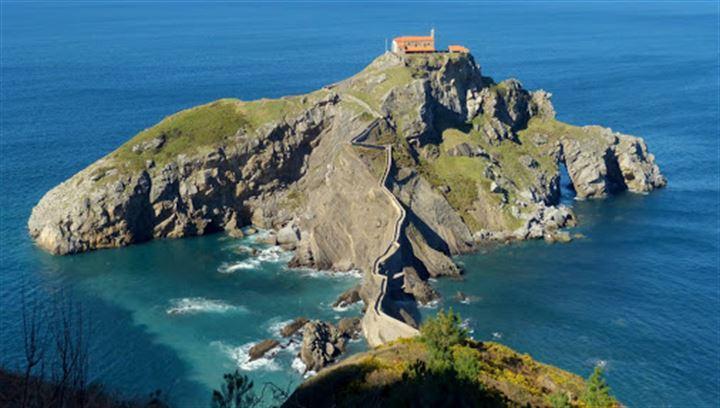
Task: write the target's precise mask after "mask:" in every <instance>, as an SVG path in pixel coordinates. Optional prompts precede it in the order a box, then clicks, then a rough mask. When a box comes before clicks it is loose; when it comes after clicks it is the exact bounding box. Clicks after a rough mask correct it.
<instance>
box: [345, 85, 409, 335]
mask: <svg viewBox="0 0 720 408" xmlns="http://www.w3.org/2000/svg"><path fill="white" fill-rule="evenodd" d="M351 99H353V101H354V102H358V101H359V100H358V99H357V98H355V97H351ZM360 102H362V101H359V102H358V103H360ZM360 105H362V106H364V107H365V108H367V109H368V110H369V111H370V112H371V113H373V115H374V116H376V117H377V119H376V120H375V121H374V122H372V123H371V124H370V125H369V126H368V127H367V128H366V129H365V130H364V131H363V132H361V133H360V134H359V135H358V136H355V137H354V138H352V140H351V141H350V143H351V144H352V145H353V146H360V147H365V148H369V149H376V150H384V151H385V155H386V165H385V172H384V173H383V176H382V178H381V179H380V188H381V189H382V191H383V193H384V194H385V195H386V196H387V197H388V199H389V200H390V201H391V203H392V205H393V207H394V208H395V210H396V211H397V214H398V216H397V218H396V219H395V224H394V225H395V226H394V231H393V240H392V242H390V244H389V245H388V247H387V249H386V250H385V252H383V253H382V255H380V256H378V257H377V258H376V259H375V262H374V263H373V269H372V279H373V280H374V281H375V284H376V287H377V288H378V291H377V296H375V297H374V299H373V301H372V303H371V304H370V305H368V308H367V311H366V312H365V315H364V316H363V319H362V328H363V334H364V335H365V338H366V340H367V342H368V344H369V345H370V346H372V347H375V346H378V345H381V344H384V343H386V342H389V341H392V340H395V339H398V338H401V337H413V336H417V335H418V334H419V332H418V330H417V329H415V328H414V327H412V326H410V325H409V324H407V323H405V322H403V321H401V320H398V319H396V318H394V317H392V316H390V315H389V314H387V313H386V312H385V311H384V310H383V305H384V304H385V302H386V298H385V295H386V294H387V291H388V280H389V279H388V275H389V276H392V277H393V278H395V277H397V276H402V275H401V274H393V271H392V270H390V268H389V267H388V264H389V262H388V261H389V260H390V258H392V257H393V255H395V253H396V252H397V250H398V249H400V242H399V240H400V234H401V232H402V229H403V227H404V224H405V219H406V213H405V208H404V207H403V206H402V204H400V201H398V199H397V197H395V195H394V194H393V193H392V192H391V191H390V189H389V188H388V185H387V183H388V178H389V176H390V171H391V170H392V166H393V158H392V145H374V144H370V143H366V142H364V140H365V139H366V138H367V136H368V135H369V134H370V132H371V131H372V130H373V129H374V128H375V127H376V126H378V125H379V123H380V121H381V120H384V119H383V118H381V117H379V114H378V113H377V112H375V111H374V110H372V109H370V107H369V106H367V104H365V103H364V102H363V103H360Z"/></svg>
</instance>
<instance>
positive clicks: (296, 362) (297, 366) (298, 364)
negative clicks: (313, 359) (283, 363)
mask: <svg viewBox="0 0 720 408" xmlns="http://www.w3.org/2000/svg"><path fill="white" fill-rule="evenodd" d="M291 366H292V368H293V370H295V371H297V372H298V373H300V374H304V373H305V370H307V366H306V365H305V363H303V361H302V360H301V359H300V357H295V358H294V359H293V361H292V364H291Z"/></svg>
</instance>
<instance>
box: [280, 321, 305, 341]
mask: <svg viewBox="0 0 720 408" xmlns="http://www.w3.org/2000/svg"><path fill="white" fill-rule="evenodd" d="M307 322H308V319H306V318H304V317H298V318H296V319H295V320H293V321H292V322H290V323H288V324H286V325H285V326H284V327H283V328H282V329H280V335H281V336H283V337H290V336H292V335H294V334H295V333H297V332H298V330H300V329H302V327H303V326H305V323H307Z"/></svg>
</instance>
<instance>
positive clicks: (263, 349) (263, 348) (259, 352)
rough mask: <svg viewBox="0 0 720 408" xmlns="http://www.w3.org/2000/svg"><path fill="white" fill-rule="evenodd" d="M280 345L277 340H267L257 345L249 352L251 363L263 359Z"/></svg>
mask: <svg viewBox="0 0 720 408" xmlns="http://www.w3.org/2000/svg"><path fill="white" fill-rule="evenodd" d="M278 345H280V342H279V341H277V340H275V339H265V340H263V341H261V342H259V343H257V344H255V345H254V346H252V347H251V348H250V350H249V351H248V355H249V356H250V361H254V360H257V359H259V358H262V357H263V356H264V355H265V353H267V352H268V351H270V350H272V349H274V348H275V347H277V346H278Z"/></svg>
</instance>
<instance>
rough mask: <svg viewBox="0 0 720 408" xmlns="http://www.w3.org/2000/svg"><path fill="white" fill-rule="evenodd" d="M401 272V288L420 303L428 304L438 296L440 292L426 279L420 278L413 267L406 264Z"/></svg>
mask: <svg viewBox="0 0 720 408" xmlns="http://www.w3.org/2000/svg"><path fill="white" fill-rule="evenodd" d="M403 272H404V282H403V290H404V291H405V293H408V294H410V295H412V296H413V297H414V298H415V300H417V301H418V302H420V303H421V304H428V303H430V302H432V301H433V300H436V299H438V298H439V297H440V294H438V292H437V291H436V290H435V289H433V288H432V286H430V284H429V283H427V281H424V280H423V279H422V278H420V276H419V275H418V273H417V270H416V269H415V268H413V267H411V266H408V267H405V268H403Z"/></svg>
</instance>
